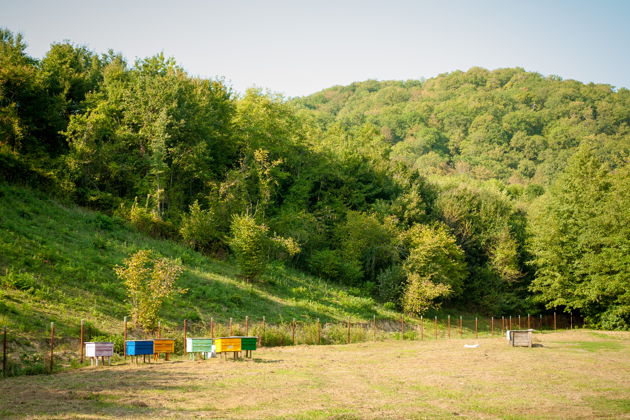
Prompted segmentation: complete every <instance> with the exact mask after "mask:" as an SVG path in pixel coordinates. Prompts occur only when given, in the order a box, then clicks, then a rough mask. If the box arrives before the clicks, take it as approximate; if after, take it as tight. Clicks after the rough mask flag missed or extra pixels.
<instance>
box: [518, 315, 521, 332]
mask: <svg viewBox="0 0 630 420" xmlns="http://www.w3.org/2000/svg"><path fill="white" fill-rule="evenodd" d="M518 329H519V330H520V329H521V316H520V315H519V316H518Z"/></svg>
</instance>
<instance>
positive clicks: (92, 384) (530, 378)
mask: <svg viewBox="0 0 630 420" xmlns="http://www.w3.org/2000/svg"><path fill="white" fill-rule="evenodd" d="M536 340H537V342H538V344H539V346H538V347H535V348H531V349H530V348H512V347H510V346H509V345H508V344H507V343H506V341H505V339H504V338H502V337H497V338H485V339H479V340H477V341H475V340H473V339H464V340H461V339H450V340H446V339H444V340H437V341H435V340H431V341H385V342H375V343H372V342H371V343H362V344H352V345H343V346H298V347H282V348H269V349H261V350H259V351H257V352H255V353H254V359H253V360H244V361H236V362H235V361H232V360H221V359H219V360H217V359H213V360H208V361H195V362H193V361H188V360H179V361H173V362H161V363H157V364H155V363H154V364H151V365H139V366H136V365H131V364H125V365H120V366H112V367H99V368H83V369H80V370H74V371H71V372H66V373H61V374H57V375H51V376H36V377H19V378H8V379H4V380H0V418H33V419H36V418H46V419H49V418H59V419H68V418H83V419H100V418H133V419H143V418H152V419H156V418H160V419H161V418H221V419H223V418H228V419H261V418H288V419H328V418H335V419H355V418H357V419H383V418H385V419H414V418H431V419H433V418H454V417H460V416H461V417H465V418H484V419H486V418H488V419H495V418H508V419H512V418H513V419H518V418H527V419H532V418H541V419H549V418H552V419H553V418H558V419H568V418H571V419H580V418H583V419H586V418H588V419H591V418H615V419H616V418H630V333H603V332H594V331H587V330H586V331H585V330H580V331H567V332H558V333H548V334H538V335H537V336H536ZM467 343H468V344H472V343H479V344H480V347H479V348H474V349H468V348H464V344H467Z"/></svg>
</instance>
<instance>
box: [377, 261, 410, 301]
mask: <svg viewBox="0 0 630 420" xmlns="http://www.w3.org/2000/svg"><path fill="white" fill-rule="evenodd" d="M376 282H377V287H378V297H379V298H380V299H381V301H382V302H398V301H399V300H400V297H401V295H402V292H403V289H404V288H405V274H404V272H403V270H402V267H401V266H399V265H393V266H391V267H388V268H386V269H385V270H383V271H381V272H380V273H379V275H378V276H377V277H376Z"/></svg>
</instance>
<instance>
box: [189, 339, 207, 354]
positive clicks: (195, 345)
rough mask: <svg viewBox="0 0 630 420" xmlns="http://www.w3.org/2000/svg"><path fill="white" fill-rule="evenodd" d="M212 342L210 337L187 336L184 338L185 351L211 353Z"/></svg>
mask: <svg viewBox="0 0 630 420" xmlns="http://www.w3.org/2000/svg"><path fill="white" fill-rule="evenodd" d="M213 344H214V340H213V339H212V338H202V337H188V338H186V351H187V352H188V353H211V352H212V345H213Z"/></svg>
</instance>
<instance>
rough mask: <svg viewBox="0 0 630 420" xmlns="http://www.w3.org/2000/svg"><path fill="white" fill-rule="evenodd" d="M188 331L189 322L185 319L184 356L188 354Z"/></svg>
mask: <svg viewBox="0 0 630 420" xmlns="http://www.w3.org/2000/svg"><path fill="white" fill-rule="evenodd" d="M187 333H188V322H187V321H186V320H184V356H186V355H187V354H188V352H187V351H186V334H187Z"/></svg>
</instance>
